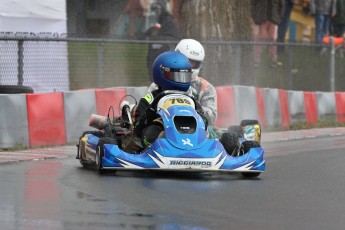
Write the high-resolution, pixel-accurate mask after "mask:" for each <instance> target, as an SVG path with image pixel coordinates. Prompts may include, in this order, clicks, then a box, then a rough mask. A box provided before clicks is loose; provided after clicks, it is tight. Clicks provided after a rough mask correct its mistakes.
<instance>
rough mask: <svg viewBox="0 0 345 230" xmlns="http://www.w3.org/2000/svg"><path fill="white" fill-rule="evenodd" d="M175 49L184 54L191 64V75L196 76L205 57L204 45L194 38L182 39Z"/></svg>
mask: <svg viewBox="0 0 345 230" xmlns="http://www.w3.org/2000/svg"><path fill="white" fill-rule="evenodd" d="M175 51H179V52H181V53H182V54H184V55H185V56H186V57H187V58H188V59H189V61H190V62H191V65H192V73H193V74H192V77H193V78H194V77H196V76H198V74H199V72H200V69H201V67H202V63H203V61H204V58H205V50H204V47H203V46H202V45H201V44H200V42H198V41H196V40H194V39H182V40H181V41H180V42H179V43H178V44H177V46H176V48H175Z"/></svg>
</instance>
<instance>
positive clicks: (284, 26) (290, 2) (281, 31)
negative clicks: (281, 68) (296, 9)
mask: <svg viewBox="0 0 345 230" xmlns="http://www.w3.org/2000/svg"><path fill="white" fill-rule="evenodd" d="M293 6H294V0H285V5H284V7H285V10H284V15H283V18H282V20H281V22H280V23H279V25H278V37H277V42H280V43H283V42H285V35H286V32H287V30H288V27H289V23H290V15H291V11H292V8H293ZM277 51H278V53H282V52H283V51H284V46H282V45H279V46H278V48H277Z"/></svg>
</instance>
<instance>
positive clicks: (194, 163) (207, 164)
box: [170, 160, 212, 168]
mask: <svg viewBox="0 0 345 230" xmlns="http://www.w3.org/2000/svg"><path fill="white" fill-rule="evenodd" d="M170 165H185V166H203V167H205V168H206V167H207V168H208V167H211V166H212V162H211V161H193V160H170Z"/></svg>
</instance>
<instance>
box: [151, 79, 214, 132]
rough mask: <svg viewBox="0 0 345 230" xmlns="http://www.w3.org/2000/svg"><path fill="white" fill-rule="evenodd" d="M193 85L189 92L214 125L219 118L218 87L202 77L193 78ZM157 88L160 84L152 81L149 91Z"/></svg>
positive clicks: (210, 123) (209, 122)
mask: <svg viewBox="0 0 345 230" xmlns="http://www.w3.org/2000/svg"><path fill="white" fill-rule="evenodd" d="M191 87H192V88H191V89H190V90H189V91H188V92H190V93H191V94H192V95H193V96H195V97H196V98H197V99H198V101H199V102H200V105H201V107H202V110H203V111H204V115H205V117H206V118H207V121H208V125H209V126H213V125H214V123H215V122H216V120H217V92H216V89H215V88H214V86H213V85H212V84H211V83H209V82H208V81H207V80H205V79H204V78H201V77H195V78H193V80H192V82H191ZM157 89H158V86H157V85H156V84H155V83H152V84H151V85H150V86H149V88H148V92H153V91H154V90H157Z"/></svg>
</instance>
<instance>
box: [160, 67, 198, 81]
mask: <svg viewBox="0 0 345 230" xmlns="http://www.w3.org/2000/svg"><path fill="white" fill-rule="evenodd" d="M162 70H163V74H162V75H163V77H164V78H166V79H168V80H170V81H175V82H179V83H189V82H191V80H192V71H191V69H175V68H168V67H162Z"/></svg>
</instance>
